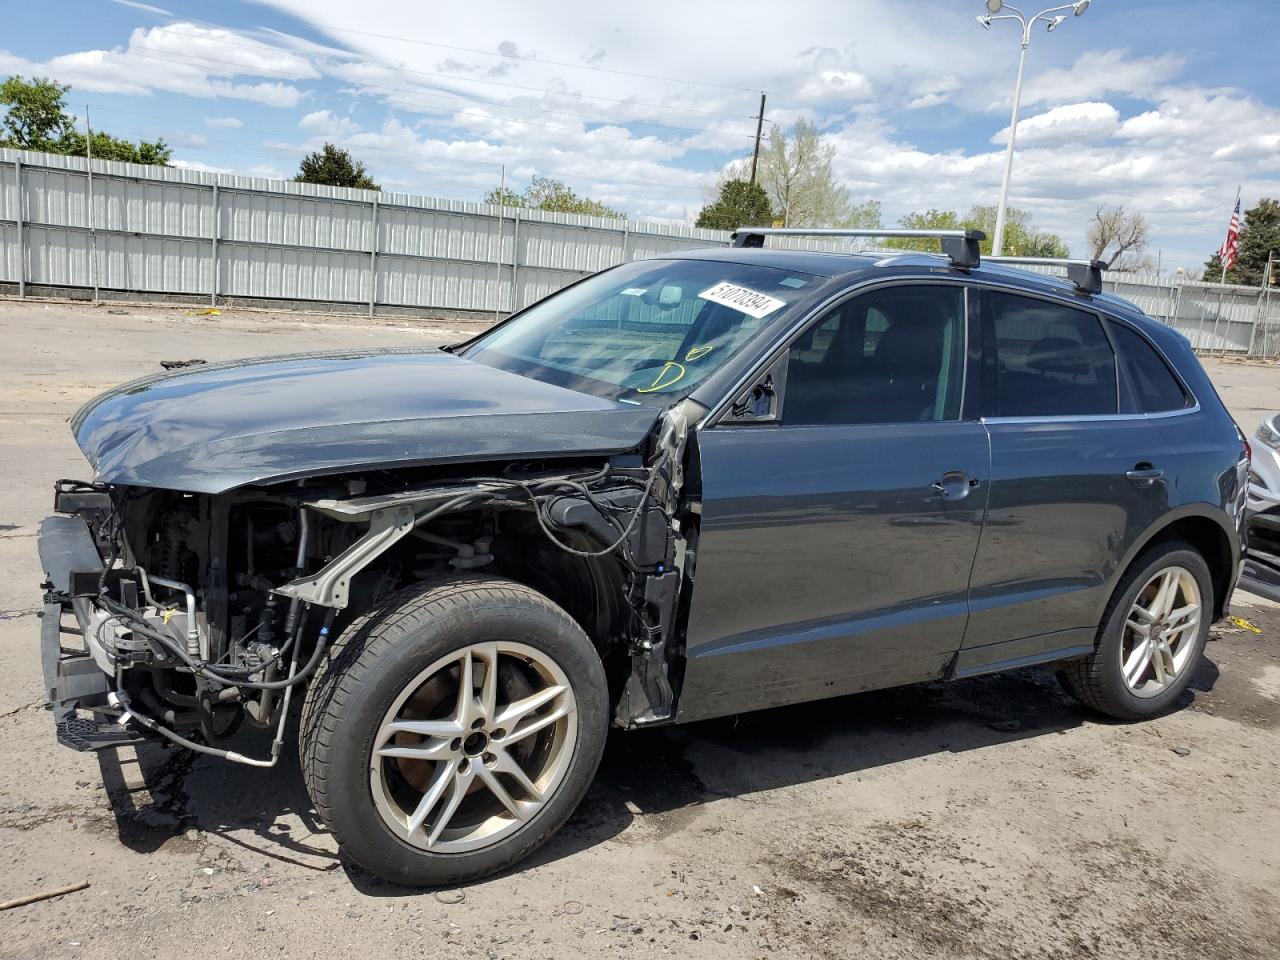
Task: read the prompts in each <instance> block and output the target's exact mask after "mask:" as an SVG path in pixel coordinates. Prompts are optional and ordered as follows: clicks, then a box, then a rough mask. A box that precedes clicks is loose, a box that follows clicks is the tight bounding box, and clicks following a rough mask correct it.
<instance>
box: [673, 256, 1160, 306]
mask: <svg viewBox="0 0 1280 960" xmlns="http://www.w3.org/2000/svg"><path fill="white" fill-rule="evenodd" d="M652 259H655V260H712V261H719V262H721V263H735V264H743V265H751V264H758V265H760V266H763V267H773V268H775V269H778V270H791V271H800V272H802V273H808V274H812V275H814V276H818V277H824V278H826V279H830V280H837V279H838V280H844V281H854V280H858V279H863V278H870V277H872V276H874V275H875V274H876V273H878V272H880V271H882V270H888V269H889V268H902V267H913V266H914V267H918V268H925V269H929V270H938V269H943V270H950V269H951V266H952V265H951V261H950V260H949V259H948V258H947V257H945V256H943V255H942V254H938V253H926V252H922V251H919V250H902V251H898V250H891V251H885V250H879V251H869V252H862V253H837V252H829V251H821V250H783V249H775V248H770V247H700V248H697V249H693V250H678V251H675V252H672V253H664V254H659V255H657V256H655V257H653V258H652ZM889 275H890V274H886V276H889ZM892 275H899V274H898V273H897V272H895V273H894V274H892ZM964 275H965V276H969V277H972V278H974V279H976V280H987V281H992V282H996V283H1000V284H1003V285H1007V286H1017V287H1022V288H1023V289H1025V290H1029V291H1033V292H1040V293H1049V294H1054V295H1056V296H1065V297H1068V298H1071V299H1079V294H1078V292H1077V291H1076V288H1075V285H1074V284H1073V283H1072V282H1071V281H1070V280H1067V279H1066V278H1065V277H1055V276H1053V275H1051V274H1047V273H1040V272H1038V271H1035V270H1027V269H1024V268H1021V267H1015V266H1010V265H1008V264H1003V263H993V262H991V261H984V262H982V263H981V264H980V265H979V266H978V267H976V268H974V269H971V270H966V271H964ZM1085 302H1086V303H1089V304H1091V305H1092V306H1093V307H1094V308H1095V309H1099V310H1105V311H1107V312H1108V313H1114V314H1116V315H1118V316H1122V317H1124V318H1125V319H1127V320H1133V321H1137V322H1139V323H1144V322H1145V323H1155V321H1153V320H1151V318H1150V317H1148V316H1147V315H1146V314H1145V313H1143V312H1142V310H1141V309H1140V308H1139V307H1138V306H1137V305H1136V304H1133V303H1130V302H1129V301H1128V300H1125V299H1123V298H1122V297H1117V296H1115V295H1113V294H1109V293H1096V294H1093V295H1091V296H1089V297H1087V298H1086V300H1085Z"/></svg>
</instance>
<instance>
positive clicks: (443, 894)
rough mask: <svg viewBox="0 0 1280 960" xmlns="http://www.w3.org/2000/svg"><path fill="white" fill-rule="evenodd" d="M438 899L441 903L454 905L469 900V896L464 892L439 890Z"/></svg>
mask: <svg viewBox="0 0 1280 960" xmlns="http://www.w3.org/2000/svg"><path fill="white" fill-rule="evenodd" d="M436 899H437V900H439V901H440V902H441V903H447V904H449V905H453V904H455V903H461V902H462V901H463V900H465V899H467V894H466V891H464V890H437V891H436Z"/></svg>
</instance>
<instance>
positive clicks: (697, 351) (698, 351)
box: [684, 343, 716, 361]
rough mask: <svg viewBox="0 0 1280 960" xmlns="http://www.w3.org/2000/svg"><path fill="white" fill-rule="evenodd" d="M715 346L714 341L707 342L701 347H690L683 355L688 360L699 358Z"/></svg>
mask: <svg viewBox="0 0 1280 960" xmlns="http://www.w3.org/2000/svg"><path fill="white" fill-rule="evenodd" d="M715 348H716V345H715V344H714V343H708V344H706V345H705V346H702V347H690V348H689V352H688V353H686V354H685V355H684V358H685V359H686V360H688V361H693V360H701V359H702V358H703V357H705V356H706V355H707V354H708V353H710V352H711V351H712V350H714V349H715Z"/></svg>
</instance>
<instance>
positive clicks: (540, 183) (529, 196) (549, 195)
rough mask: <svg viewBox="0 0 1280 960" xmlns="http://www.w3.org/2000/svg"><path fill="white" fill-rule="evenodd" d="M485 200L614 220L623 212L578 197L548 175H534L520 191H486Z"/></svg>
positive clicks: (492, 202) (501, 189) (619, 217)
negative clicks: (522, 190)
mask: <svg viewBox="0 0 1280 960" xmlns="http://www.w3.org/2000/svg"><path fill="white" fill-rule="evenodd" d="M484 202H485V203H491V204H493V205H494V206H499V205H501V206H504V207H529V208H531V209H534V210H547V211H550V212H552V213H580V214H583V215H585V216H588V217H610V218H612V219H614V220H625V219H626V218H627V215H626V214H625V213H621V212H620V211H617V210H614V209H612V208H611V207H606V206H605V205H604V204H603V203H601V202H600V201H599V200H592V199H591V198H590V197H580V196H578V195H577V194H576V193H574V192H573V190H572V189H570V187H569V186H568V185H567V184H565V183H564V182H563V181H561V180H553V179H552V178H551V177H537V176H535V177H534V178H533V179H532V180H530V181H529V186H527V187H525V188H524V193H516V192H515V191H513V190H511V189H509V188H507V189H503V188H500V189H495V190H490V191H489V193H488V194H487V195H486V196H485V198H484Z"/></svg>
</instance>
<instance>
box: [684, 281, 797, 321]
mask: <svg viewBox="0 0 1280 960" xmlns="http://www.w3.org/2000/svg"><path fill="white" fill-rule="evenodd" d="M698 296H699V297H701V298H702V299H703V300H710V301H711V302H712V303H719V304H723V305H724V306H726V307H730V308H732V309H734V310H737V311H739V312H740V313H745V314H746V315H747V316H749V317H755V318H756V319H757V320H759V319H760V318H761V317H763V316H767V315H768V314H770V313H773V311H775V310H777V309H778V308H779V307H785V306H786V305H787V303H786V301H785V300H778V299H775V298H774V297H771V296H769V295H768V294H764V293H759V292H757V291H755V290H751V289H748V288H747V287H739V286H737V285H736V284H733V283H730V282H729V281H727V280H722V281H721V282H720V283H717V284H716V285H715V286H714V287H708V288H707V289H706V290H703V291H702V292H701V293H700V294H698Z"/></svg>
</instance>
